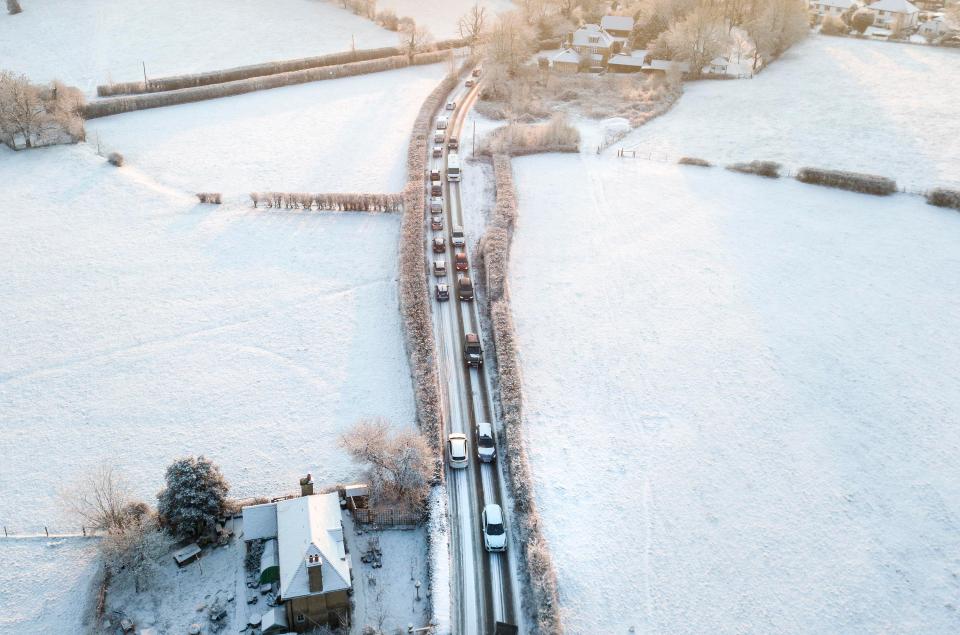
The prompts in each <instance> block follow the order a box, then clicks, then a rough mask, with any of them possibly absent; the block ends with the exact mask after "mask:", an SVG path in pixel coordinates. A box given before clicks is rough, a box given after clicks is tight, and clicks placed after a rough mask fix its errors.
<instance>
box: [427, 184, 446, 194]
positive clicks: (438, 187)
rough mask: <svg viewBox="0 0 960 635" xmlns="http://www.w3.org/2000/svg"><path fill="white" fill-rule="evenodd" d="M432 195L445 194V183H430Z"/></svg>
mask: <svg viewBox="0 0 960 635" xmlns="http://www.w3.org/2000/svg"><path fill="white" fill-rule="evenodd" d="M430 196H443V185H442V184H440V183H437V182H436V181H434V182H433V183H431V184H430Z"/></svg>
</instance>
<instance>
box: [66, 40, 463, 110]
mask: <svg viewBox="0 0 960 635" xmlns="http://www.w3.org/2000/svg"><path fill="white" fill-rule="evenodd" d="M448 57H449V53H447V52H445V51H435V52H432V53H419V54H417V55H416V56H414V60H413V64H414V65H419V64H436V63H438V62H443V61H446V60H447V58H448ZM409 65H410V59H409V58H408V57H407V56H406V55H396V56H393V57H386V58H383V59H376V60H368V61H365V62H352V63H349V64H340V65H337V66H324V67H321V68H309V69H305V70H300V71H292V72H289V73H278V74H275V75H267V76H264V77H253V78H251V79H243V80H238V81H233V82H226V83H222V84H211V85H209V86H197V87H194V88H182V89H179V90H170V91H166V92H162V93H149V94H145V95H130V96H127V97H113V98H111V99H102V100H99V101H95V102H92V103H89V104H86V106H84V108H83V115H84V117H86V118H87V119H95V118H97V117H106V116H108V115H116V114H120V113H123V112H130V111H133V110H145V109H147V108H161V107H163V106H172V105H175V104H188V103H191V102H195V101H203V100H205V99H217V98H220V97H229V96H232V95H242V94H244V93H250V92H254V91H257V90H269V89H271V88H280V87H283V86H294V85H296V84H305V83H307V82H317V81H321V80H325V79H338V78H340V77H352V76H354V75H364V74H367V73H377V72H380V71H389V70H395V69H398V68H404V67H407V66H409Z"/></svg>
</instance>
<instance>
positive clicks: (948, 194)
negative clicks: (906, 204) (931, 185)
mask: <svg viewBox="0 0 960 635" xmlns="http://www.w3.org/2000/svg"><path fill="white" fill-rule="evenodd" d="M927 202H928V203H930V204H931V205H936V206H937V207H952V208H953V209H960V190H950V189H947V188H945V187H938V188H935V189H932V190H930V191H929V192H927Z"/></svg>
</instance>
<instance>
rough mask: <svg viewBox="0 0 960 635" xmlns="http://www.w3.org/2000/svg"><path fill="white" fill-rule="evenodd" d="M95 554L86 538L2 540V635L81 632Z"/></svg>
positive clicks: (0, 614) (92, 574)
mask: <svg viewBox="0 0 960 635" xmlns="http://www.w3.org/2000/svg"><path fill="white" fill-rule="evenodd" d="M5 491H6V490H5ZM95 554H96V545H95V544H94V543H93V541H91V540H87V539H49V540H48V539H46V538H36V539H32V538H31V539H13V540H4V539H0V563H3V566H2V567H0V588H2V589H3V595H2V596H0V609H2V610H0V633H2V634H3V635H35V634H36V635H40V634H41V633H44V634H45V633H81V632H83V624H84V622H85V619H86V612H87V610H88V609H89V608H90V607H91V606H92V603H91V598H92V596H93V594H95V593H96V589H95V588H94V586H93V584H94V578H95V575H94V574H95V572H96V563H95V558H94V556H95Z"/></svg>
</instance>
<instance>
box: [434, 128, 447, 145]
mask: <svg viewBox="0 0 960 635" xmlns="http://www.w3.org/2000/svg"><path fill="white" fill-rule="evenodd" d="M445 136H446V133H445V132H444V131H443V130H437V131H436V132H434V133H433V142H434V143H443V139H444V137H445Z"/></svg>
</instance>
